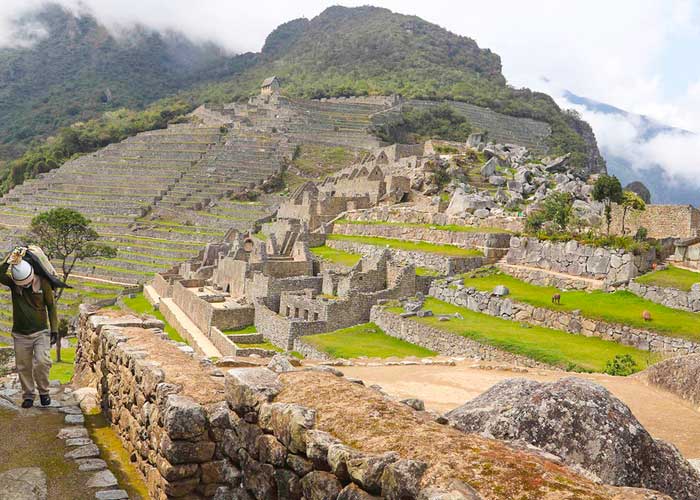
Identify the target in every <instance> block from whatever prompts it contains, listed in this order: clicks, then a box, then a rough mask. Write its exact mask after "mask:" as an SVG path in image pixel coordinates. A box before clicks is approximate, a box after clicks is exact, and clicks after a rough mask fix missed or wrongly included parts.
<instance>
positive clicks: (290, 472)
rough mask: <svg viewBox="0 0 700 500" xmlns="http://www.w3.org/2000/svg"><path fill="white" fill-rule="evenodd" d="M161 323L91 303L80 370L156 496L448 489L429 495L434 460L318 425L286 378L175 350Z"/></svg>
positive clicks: (331, 497)
mask: <svg viewBox="0 0 700 500" xmlns="http://www.w3.org/2000/svg"><path fill="white" fill-rule="evenodd" d="M154 325H155V326H157V325H156V323H153V324H149V323H144V322H142V321H140V320H139V319H138V318H135V317H128V318H107V317H104V316H95V315H94V314H93V313H90V312H88V311H87V310H85V309H83V311H82V314H81V317H80V329H79V334H78V339H79V344H78V351H77V353H78V357H77V374H78V375H77V378H78V379H79V380H82V381H86V380H90V381H92V383H93V384H94V385H95V387H96V388H97V391H98V394H99V396H100V397H101V406H102V410H103V412H104V413H105V415H106V416H107V417H108V419H109V421H110V422H111V424H112V425H113V426H114V427H115V428H116V429H117V431H118V433H119V436H120V438H121V440H122V442H123V444H124V446H125V448H126V449H127V450H128V452H129V453H130V455H131V458H132V460H133V461H134V463H135V465H136V467H137V469H138V471H139V472H140V473H141V474H142V476H143V477H144V479H145V482H146V484H147V487H148V491H149V497H150V498H152V499H154V500H166V499H173V498H187V499H190V500H196V499H205V498H214V499H216V500H228V499H239V500H248V499H255V500H278V499H279V500H282V499H284V500H300V499H302V498H304V499H307V500H353V499H371V498H376V496H373V495H381V496H382V497H383V498H391V499H399V498H402V499H404V498H405V499H411V498H418V497H420V498H426V499H428V498H429V499H436V498H442V497H437V496H430V495H431V494H432V493H431V492H435V491H443V490H444V491H449V489H450V488H440V485H435V484H432V485H430V487H429V489H428V490H427V491H425V492H421V486H420V477H421V475H422V472H423V471H425V469H426V468H427V466H428V465H427V464H425V463H423V462H416V461H413V460H407V459H403V458H401V456H399V454H397V453H393V452H390V453H383V454H372V453H367V452H364V451H360V450H357V449H354V448H352V447H350V446H347V445H345V444H344V443H342V442H341V441H339V440H338V439H336V438H335V437H333V436H332V435H331V434H329V433H327V432H324V431H321V430H318V429H317V428H316V425H317V415H316V410H314V409H312V408H309V407H306V406H302V405H300V404H295V403H289V402H284V403H283V402H275V397H276V396H277V395H278V394H279V393H280V391H282V390H283V388H284V384H285V380H284V379H283V378H282V377H280V375H278V373H275V372H274V371H272V370H271V369H268V368H264V367H259V368H236V369H231V370H229V371H228V372H226V373H225V374H223V373H222V372H221V371H220V370H218V369H215V368H213V367H211V365H210V364H208V363H207V362H206V361H205V360H203V359H201V358H198V357H197V356H195V355H193V354H187V353H184V352H179V356H178V355H177V354H178V353H177V351H175V353H174V352H173V349H174V345H173V343H172V342H170V341H168V340H167V337H165V335H164V334H163V333H162V330H160V329H157V328H156V329H150V330H149V329H145V328H144V327H147V326H154ZM161 326H162V324H161ZM169 364H172V365H174V366H171V365H169ZM270 366H271V367H275V368H277V369H278V370H280V371H286V370H289V369H291V366H290V365H289V363H283V362H282V363H280V362H278V363H274V360H273V362H272V363H271V364H270ZM331 371H333V370H331ZM181 372H186V373H187V375H188V376H190V377H192V378H193V379H201V383H198V381H197V380H189V381H185V380H183V379H182V378H179V377H180V375H181ZM324 375H325V374H324ZM334 375H340V376H342V374H340V373H339V372H334ZM326 376H327V377H331V378H335V377H334V376H333V375H330V374H329V375H326ZM346 383H347V384H350V382H346ZM444 429H445V431H444V432H452V431H451V430H450V429H448V428H447V427H445V428H444ZM421 495H422V496H421ZM450 498H464V499H466V498H472V497H469V496H462V495H459V496H456V497H450Z"/></svg>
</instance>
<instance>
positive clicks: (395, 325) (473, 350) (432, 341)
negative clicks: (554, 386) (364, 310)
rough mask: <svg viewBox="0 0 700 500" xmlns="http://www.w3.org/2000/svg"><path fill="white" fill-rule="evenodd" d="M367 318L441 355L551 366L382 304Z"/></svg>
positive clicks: (388, 331) (403, 338)
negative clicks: (450, 331) (420, 319)
mask: <svg viewBox="0 0 700 500" xmlns="http://www.w3.org/2000/svg"><path fill="white" fill-rule="evenodd" d="M370 321H372V322H373V323H374V324H376V325H377V326H378V327H379V328H381V329H382V330H383V331H384V333H386V334H387V335H390V336H392V337H395V338H397V339H401V340H405V341H406V342H410V343H412V344H415V345H419V346H421V347H425V348H426V349H430V350H431V351H435V352H437V353H438V354H441V355H444V356H466V357H469V358H474V359H479V360H483V361H495V362H499V363H508V364H515V365H521V366H527V367H540V368H549V369H551V368H552V367H551V366H550V365H546V364H544V363H539V362H538V361H535V360H533V359H530V358H527V357H525V356H519V355H517V354H512V353H509V352H506V351H501V350H499V349H496V348H494V347H491V346H488V345H485V344H481V343H479V342H476V341H475V340H471V339H470V338H468V337H462V336H461V335H457V334H454V333H449V332H445V331H443V330H439V329H437V328H433V327H431V326H429V325H426V324H423V323H420V322H418V321H415V320H412V319H410V318H402V317H401V316H400V315H398V314H395V313H393V312H390V311H387V310H386V309H385V308H384V307H383V306H374V307H373V308H372V312H371V315H370Z"/></svg>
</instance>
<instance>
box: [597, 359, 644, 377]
mask: <svg viewBox="0 0 700 500" xmlns="http://www.w3.org/2000/svg"><path fill="white" fill-rule="evenodd" d="M638 370H639V366H638V365H637V362H636V361H635V360H634V359H633V358H632V356H630V355H629V354H618V355H617V356H615V357H614V358H613V359H611V360H610V361H608V362H607V363H606V364H605V370H604V372H605V373H607V374H608V375H617V376H620V377H626V376H628V375H632V374H633V373H635V372H637V371H638Z"/></svg>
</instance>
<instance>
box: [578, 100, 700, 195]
mask: <svg viewBox="0 0 700 500" xmlns="http://www.w3.org/2000/svg"><path fill="white" fill-rule="evenodd" d="M567 104H568V106H567V107H569V108H573V109H576V110H577V111H578V112H579V113H580V114H581V116H582V117H583V118H584V119H585V120H586V121H587V122H588V123H590V124H591V127H593V130H594V131H595V134H596V137H597V139H598V146H599V147H600V149H601V151H602V152H603V154H604V155H605V156H615V157H618V158H623V159H624V160H626V161H627V162H628V164H629V166H630V167H631V168H632V169H633V170H635V171H636V172H638V173H639V174H640V175H643V174H644V171H648V170H649V169H653V168H655V167H661V168H662V169H663V171H664V177H665V180H666V182H668V183H671V184H674V183H675V184H679V183H684V184H692V185H695V186H700V176H698V172H699V171H700V135H697V134H693V133H688V132H684V131H680V130H664V131H661V132H659V131H658V129H657V130H656V131H655V132H652V133H650V130H649V123H648V122H647V121H645V120H642V118H641V117H640V116H637V115H631V114H630V115H619V114H609V113H599V112H594V111H590V110H589V109H587V108H584V107H582V106H577V105H574V104H572V103H568V102H567Z"/></svg>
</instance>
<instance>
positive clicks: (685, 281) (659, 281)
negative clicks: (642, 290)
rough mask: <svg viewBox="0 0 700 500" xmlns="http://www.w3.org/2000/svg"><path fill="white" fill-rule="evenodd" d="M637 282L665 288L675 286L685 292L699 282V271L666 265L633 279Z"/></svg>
mask: <svg viewBox="0 0 700 500" xmlns="http://www.w3.org/2000/svg"><path fill="white" fill-rule="evenodd" d="M634 281H636V282H637V283H641V284H643V285H653V286H660V287H665V288H676V289H678V290H683V291H685V292H689V291H690V287H691V286H693V284H695V283H700V273H698V272H695V271H688V270H687V269H680V268H678V267H674V266H668V268H667V269H662V270H660V271H653V272H651V273H648V274H645V275H644V276H640V277H639V278H637V279H635V280H634Z"/></svg>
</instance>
